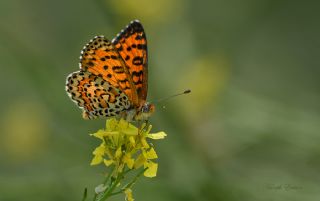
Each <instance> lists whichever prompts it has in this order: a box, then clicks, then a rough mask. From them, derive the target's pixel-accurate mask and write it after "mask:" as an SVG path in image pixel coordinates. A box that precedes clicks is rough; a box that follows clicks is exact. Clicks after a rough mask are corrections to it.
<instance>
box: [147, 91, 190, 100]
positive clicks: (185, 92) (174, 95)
mask: <svg viewBox="0 0 320 201" xmlns="http://www.w3.org/2000/svg"><path fill="white" fill-rule="evenodd" d="M190 92H191V90H190V89H187V90H185V91H184V92H182V93H177V94H173V95H171V96H168V97H165V98H160V99H158V100H155V101H151V103H159V102H163V101H166V100H169V99H171V98H173V97H176V96H180V95H183V94H188V93H190Z"/></svg>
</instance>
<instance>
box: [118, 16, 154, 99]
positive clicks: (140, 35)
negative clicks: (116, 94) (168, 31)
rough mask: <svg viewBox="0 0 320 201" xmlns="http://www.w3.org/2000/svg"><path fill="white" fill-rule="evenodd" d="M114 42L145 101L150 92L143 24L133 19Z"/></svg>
mask: <svg viewBox="0 0 320 201" xmlns="http://www.w3.org/2000/svg"><path fill="white" fill-rule="evenodd" d="M112 43H113V45H114V46H115V48H116V50H117V51H118V52H119V54H120V56H121V58H122V59H123V61H124V62H125V64H126V67H127V68H128V70H129V72H130V76H131V78H132V81H133V84H134V85H135V88H136V90H137V94H138V98H139V101H145V100H146V98H147V92H148V55H147V54H148V53H147V39H146V34H145V32H144V29H143V27H142V24H141V23H140V22H139V21H138V20H135V21H132V22H131V23H130V24H129V25H128V26H127V27H126V28H125V29H124V30H122V31H121V32H120V33H119V34H118V35H117V36H116V37H115V38H114V39H113V40H112Z"/></svg>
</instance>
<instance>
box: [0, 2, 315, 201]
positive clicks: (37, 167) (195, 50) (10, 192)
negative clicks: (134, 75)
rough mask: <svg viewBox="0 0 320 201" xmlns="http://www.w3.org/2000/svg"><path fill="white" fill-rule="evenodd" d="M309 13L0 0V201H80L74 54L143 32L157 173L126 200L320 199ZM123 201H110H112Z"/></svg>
mask: <svg viewBox="0 0 320 201" xmlns="http://www.w3.org/2000/svg"><path fill="white" fill-rule="evenodd" d="M319 6H320V5H319V3H318V2H317V1H304V2H303V1H289V0H281V1H277V0H260V1H254V0H243V1H236V0H227V1H223V0H212V1H209V0H198V1H191V0H162V1H148V0H135V1H133V0H108V1H107V0H92V1H84V0H77V1H76V0H70V1H63V0H56V1H49V0H29V1H24V0H13V1H9V0H1V1H0V55H1V56H0V69H1V73H0V89H1V99H0V105H1V106H0V112H1V116H0V160H1V161H0V200H1V201H2V200H3V201H16V200H32V201H43V200H46V201H56V200H59V201H63V200H66V201H67V200H68V201H70V200H75V201H76V200H81V198H82V193H83V189H84V188H85V187H88V189H89V195H90V196H91V195H92V192H93V189H94V187H95V186H97V185H98V184H99V183H100V182H101V175H102V173H103V170H102V168H100V167H90V166H89V163H90V160H91V158H92V155H91V152H92V150H93V149H94V147H95V146H97V145H98V144H99V141H98V140H96V139H94V138H92V137H90V136H89V135H88V134H89V133H92V132H95V131H96V130H98V129H99V128H102V127H103V126H104V123H105V120H96V121H85V120H83V119H82V118H81V112H80V110H79V109H78V108H77V107H76V105H75V104H74V103H73V102H71V101H70V100H69V98H68V97H67V95H66V93H65V91H64V84H65V77H66V76H67V75H68V74H69V73H71V72H73V71H76V70H77V69H78V62H79V59H78V58H79V56H80V50H81V49H82V47H83V46H84V45H85V44H86V43H87V42H88V41H89V40H90V39H91V38H93V37H94V36H95V35H105V36H107V37H108V38H109V39H112V38H113V37H114V36H115V35H116V34H117V33H118V32H119V31H120V30H121V29H122V28H124V27H125V25H127V24H128V23H129V22H130V21H131V20H133V19H139V20H140V21H141V22H142V23H143V25H144V28H145V30H146V33H147V38H148V49H149V94H148V99H149V100H156V99H159V98H163V97H166V96H168V95H172V94H174V93H177V92H181V91H183V90H184V89H187V88H190V89H192V93H191V94H189V95H184V96H180V97H177V98H175V99H172V100H170V101H168V102H163V103H160V104H158V105H157V112H156V113H155V114H154V115H153V117H152V118H151V120H150V121H151V123H152V124H153V125H154V131H160V130H163V131H166V132H167V133H168V138H167V139H166V140H164V141H159V142H157V143H156V144H155V146H156V148H157V150H158V155H159V157H160V158H159V161H158V162H159V172H158V176H157V177H156V178H155V179H147V178H144V179H141V180H140V181H139V182H138V183H137V185H135V188H134V189H135V190H134V196H135V198H136V200H153V201H162V200H166V201H171V200H172V201H179V200H184V201H187V200H190V201H192V200H196V201H198V200H199V201H213V200H215V201H218V200H221V201H222V200H223V201H233V200H252V201H260V200H268V201H270V200H271V201H278V200H279V201H283V200H290V201H294V200H297V201H300V200H319V199H320V191H319V185H320V174H319V171H320V146H319V143H320V133H319V131H320V113H319V112H320V104H319V103H320V93H319V90H320V79H319V74H320V59H319V57H320V55H319V52H320V40H319V35H320V26H319V20H320V12H319V8H320V7H319ZM123 199H124V198H123V196H122V195H120V196H118V197H114V199H113V200H123Z"/></svg>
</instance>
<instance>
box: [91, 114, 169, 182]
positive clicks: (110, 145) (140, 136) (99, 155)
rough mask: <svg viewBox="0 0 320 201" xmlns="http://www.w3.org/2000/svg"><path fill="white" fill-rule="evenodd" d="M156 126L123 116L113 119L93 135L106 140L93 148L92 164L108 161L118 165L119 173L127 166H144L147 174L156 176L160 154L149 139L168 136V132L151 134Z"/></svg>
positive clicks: (132, 167)
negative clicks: (136, 121)
mask: <svg viewBox="0 0 320 201" xmlns="http://www.w3.org/2000/svg"><path fill="white" fill-rule="evenodd" d="M151 128H152V126H151V125H149V126H147V125H146V124H145V123H144V124H142V126H141V127H140V128H137V127H135V126H134V125H132V124H130V123H129V122H127V121H125V120H123V119H120V120H117V119H115V118H110V119H108V120H107V121H106V128H105V129H100V130H98V131H97V132H96V133H93V134H91V136H94V137H96V138H98V139H100V140H101V141H102V142H101V144H100V145H99V146H98V147H97V148H96V149H95V150H94V151H93V155H94V157H93V159H92V161H91V165H98V164H100V163H102V162H103V163H104V164H105V165H106V166H111V165H114V166H115V170H116V172H118V173H120V172H123V170H124V168H127V169H138V168H140V167H142V166H143V167H144V168H145V169H146V170H145V172H144V176H146V177H155V176H156V174H157V169H158V164H157V163H156V162H154V161H152V160H154V159H157V158H158V156H157V153H156V151H155V149H154V147H153V145H152V144H151V143H150V142H148V140H159V139H163V138H164V137H166V134H165V133H164V132H158V133H150V131H151Z"/></svg>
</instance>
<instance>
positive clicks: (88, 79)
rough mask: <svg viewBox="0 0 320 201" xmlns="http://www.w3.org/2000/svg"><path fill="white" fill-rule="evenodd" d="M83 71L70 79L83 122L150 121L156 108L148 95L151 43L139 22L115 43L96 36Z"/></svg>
mask: <svg viewBox="0 0 320 201" xmlns="http://www.w3.org/2000/svg"><path fill="white" fill-rule="evenodd" d="M79 65H80V70H79V71H76V72H73V73H71V74H70V75H69V76H68V77H67V81H66V91H67V94H68V95H69V97H70V98H71V99H72V100H73V101H74V102H75V103H76V104H77V105H78V106H79V107H80V108H81V109H82V110H83V118H85V119H95V118H97V117H111V116H121V117H125V118H126V119H127V120H128V121H132V120H146V119H148V117H149V116H150V115H151V114H152V113H153V112H154V110H155V106H154V105H153V104H151V103H148V102H146V98H147V92H148V54H147V39H146V34H145V32H144V29H143V27H142V25H141V23H140V22H139V21H138V20H134V21H132V22H130V24H129V25H128V26H127V27H126V28H125V29H124V30H122V31H121V32H120V33H119V34H118V35H117V36H116V37H115V38H114V39H113V40H112V41H111V42H110V41H109V40H108V39H106V38H105V37H104V36H96V37H95V38H94V39H92V40H91V41H90V42H89V43H88V44H87V45H86V46H84V48H83V50H82V51H81V56H80V64H79Z"/></svg>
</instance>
